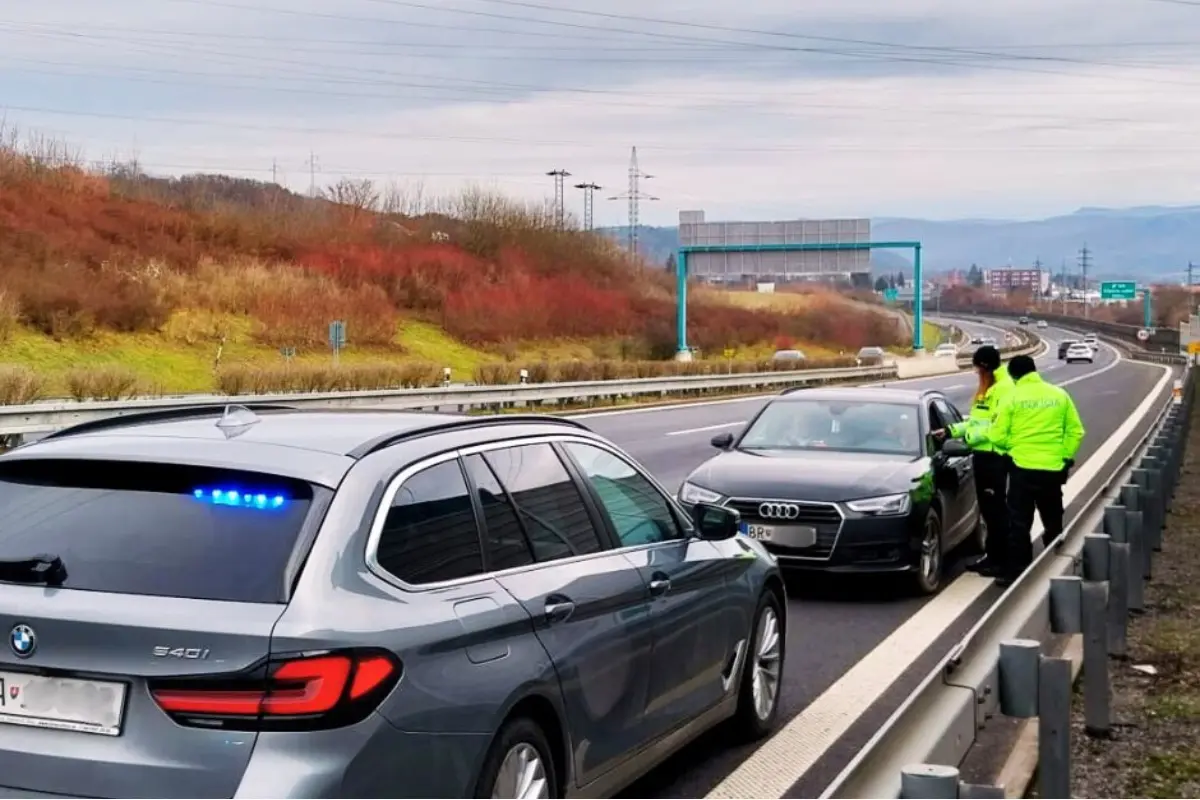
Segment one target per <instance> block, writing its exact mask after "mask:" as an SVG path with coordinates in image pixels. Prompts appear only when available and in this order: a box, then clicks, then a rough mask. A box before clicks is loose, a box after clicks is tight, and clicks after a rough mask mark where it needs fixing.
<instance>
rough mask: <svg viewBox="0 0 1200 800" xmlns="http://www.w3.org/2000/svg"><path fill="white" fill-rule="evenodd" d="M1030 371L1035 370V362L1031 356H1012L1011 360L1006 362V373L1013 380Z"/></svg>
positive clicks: (1022, 376)
mask: <svg viewBox="0 0 1200 800" xmlns="http://www.w3.org/2000/svg"><path fill="white" fill-rule="evenodd" d="M1031 372H1037V364H1035V363H1034V362H1033V358H1032V357H1031V356H1013V359H1012V361H1010V362H1008V375H1009V377H1011V378H1012V379H1013V380H1014V381H1015V380H1017V379H1018V378H1024V377H1025V376H1026V375H1028V374H1029V373H1031Z"/></svg>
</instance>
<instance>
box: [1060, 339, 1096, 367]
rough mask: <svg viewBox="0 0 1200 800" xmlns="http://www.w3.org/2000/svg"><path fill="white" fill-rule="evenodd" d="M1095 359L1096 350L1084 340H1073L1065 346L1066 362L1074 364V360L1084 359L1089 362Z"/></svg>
mask: <svg viewBox="0 0 1200 800" xmlns="http://www.w3.org/2000/svg"><path fill="white" fill-rule="evenodd" d="M1095 360H1096V351H1095V350H1093V349H1092V348H1091V347H1089V346H1088V345H1087V343H1086V342H1075V343H1074V344H1072V345H1071V346H1070V347H1068V348H1067V353H1066V362H1067V363H1068V364H1074V363H1075V362H1076V361H1086V362H1087V363H1089V364H1091V363H1094V362H1095Z"/></svg>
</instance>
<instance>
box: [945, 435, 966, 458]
mask: <svg viewBox="0 0 1200 800" xmlns="http://www.w3.org/2000/svg"><path fill="white" fill-rule="evenodd" d="M942 452H943V453H945V454H946V455H947V456H949V457H950V458H958V457H960V456H969V455H971V448H969V447H967V443H966V442H964V441H962V440H961V439H947V440H946V442H945V443H944V444H943V445H942Z"/></svg>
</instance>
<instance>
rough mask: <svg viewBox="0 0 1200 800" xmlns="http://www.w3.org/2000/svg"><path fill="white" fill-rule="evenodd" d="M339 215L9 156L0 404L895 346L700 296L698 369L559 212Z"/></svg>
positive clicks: (454, 207)
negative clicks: (339, 323)
mask: <svg viewBox="0 0 1200 800" xmlns="http://www.w3.org/2000/svg"><path fill="white" fill-rule="evenodd" d="M331 196H332V197H336V198H338V199H340V200H342V202H334V201H332V200H330V199H320V200H313V199H310V198H304V197H301V196H298V195H294V194H292V193H290V192H286V191H285V190H282V189H280V188H279V187H276V186H273V185H268V184H262V183H258V182H251V181H243V180H234V179H230V178H226V177H223V176H193V177H189V178H184V179H176V180H171V181H163V180H157V179H153V178H150V177H148V176H145V175H140V174H136V173H131V172H130V170H129V169H128V168H124V167H121V168H114V169H111V170H109V171H108V172H107V173H105V174H99V173H96V172H93V171H89V170H86V169H83V168H82V167H80V166H79V164H78V163H76V162H75V161H74V160H73V159H71V158H68V157H66V156H65V155H64V151H63V150H62V149H61V148H58V147H57V146H48V145H45V144H44V143H42V144H41V145H40V147H39V148H38V149H36V150H34V151H32V152H31V151H29V150H21V149H19V148H16V147H13V146H11V145H9V146H0V365H2V367H0V402H10V403H11V402H20V401H23V400H29V399H32V398H35V397H44V396H63V395H70V396H76V397H79V398H89V397H104V398H108V397H121V396H128V395H131V394H135V393H138V394H163V393H170V394H174V393H182V392H202V391H214V390H224V391H242V392H244V391H282V390H287V389H318V388H342V387H345V388H383V387H392V386H402V385H431V384H432V383H435V382H437V381H440V379H441V370H442V368H443V367H447V366H448V367H450V368H451V369H452V370H453V372H454V376H453V377H454V380H456V381H463V380H474V381H477V382H481V383H505V382H510V381H515V380H516V374H517V372H518V370H519V369H521V368H527V369H529V370H530V373H531V375H532V376H533V378H534V379H535V380H552V379H575V380H587V379H595V378H602V377H636V376H651V375H657V374H677V373H679V372H680V371H683V372H686V373H689V374H699V373H706V372H710V371H721V372H724V371H727V370H729V369H734V370H736V371H743V372H744V371H752V370H758V369H763V368H770V365H769V364H766V363H764V361H763V359H765V358H767V357H769V354H770V353H771V352H772V351H773V350H775V349H779V348H785V347H792V346H797V347H800V348H801V349H803V350H804V351H805V352H806V353H807V354H808V356H809V359H808V362H807V365H808V366H812V367H816V366H832V365H837V364H845V363H847V360H846V358H845V357H839V356H838V354H839V353H840V352H845V353H847V354H853V352H854V351H856V350H857V349H858V348H859V347H860V346H862V345H865V344H879V345H883V346H887V347H895V346H900V345H902V342H901V341H900V338H901V337H900V336H899V335H898V332H897V331H896V325H895V323H894V319H892V318H891V317H889V316H888V315H887V314H886V313H884V312H883V311H882V310H881V309H878V308H873V307H870V306H869V305H864V304H862V303H858V302H852V301H850V300H848V299H846V298H842V297H839V296H837V295H833V294H829V293H819V292H818V293H812V294H809V295H806V296H801V295H798V294H791V295H789V294H786V293H781V294H779V295H776V296H775V297H776V298H785V299H783V300H782V301H781V300H779V299H776V300H772V301H769V302H770V303H774V304H776V307H762V306H756V304H760V303H761V301H760V300H758V299H757V298H755V296H754V295H748V296H749V297H751V298H755V299H747V295H746V294H745V293H740V294H735V295H730V294H728V293H719V292H697V293H696V296H695V297H693V298H692V300H691V301H690V303H689V318H690V325H689V338H690V340H691V342H692V343H693V344H694V345H696V346H698V347H699V348H700V349H701V351H702V353H703V354H704V356H705V358H704V360H702V361H701V362H699V363H696V364H693V365H687V366H681V365H677V364H675V363H673V362H671V361H670V357H671V355H672V354H673V352H674V308H673V306H674V300H673V296H672V295H673V287H672V286H671V282H670V280H669V279H668V276H666V275H665V274H662V271H661V270H655V269H651V268H647V267H644V266H643V265H638V264H633V263H630V262H629V260H628V259H627V258H626V257H625V256H624V254H623V253H622V252H621V251H620V249H619V248H618V247H617V246H615V245H614V244H613V243H612V242H610V241H608V240H607V239H604V238H603V237H600V236H597V235H593V234H590V233H585V232H582V231H575V230H565V231H564V230H559V229H557V228H556V226H555V225H554V224H553V218H552V215H550V214H548V213H546V209H541V208H537V207H529V206H525V205H521V204H519V203H514V202H512V201H509V200H506V199H504V198H502V197H497V196H493V195H488V194H485V193H481V192H466V193H464V194H463V195H462V196H461V197H459V198H456V199H454V200H452V201H447V202H446V203H444V204H442V205H441V206H440V207H439V208H437V209H435V210H434V211H429V210H428V209H425V210H423V211H422V212H421V213H416V212H412V213H409V214H404V215H402V214H399V213H394V211H388V210H386V209H384V210H380V208H381V206H384V205H386V204H384V203H382V202H381V200H380V193H379V191H378V190H377V189H375V188H373V187H371V186H369V185H364V184H361V183H360V184H354V185H349V184H347V183H346V182H344V184H343V185H342V186H341V187H340V188H339V189H337V190H335V191H334V192H332V193H331ZM364 198H365V199H364ZM780 303H782V304H783V305H778V304H780ZM335 319H342V320H345V322H346V327H347V334H348V347H347V348H346V349H345V350H344V351H343V352H342V354H341V359H340V361H341V366H340V367H339V368H338V369H336V370H335V369H333V368H332V358H331V355H330V351H329V348H328V345H327V331H328V325H329V322H330V321H332V320H335ZM727 349H733V350H734V351H735V356H734V358H733V359H732V363H731V360H729V359H726V358H725V357H724V352H725V351H726V350H727ZM285 351H286V352H287V354H288V356H287V357H285V355H284V353H285ZM293 352H294V356H293V355H292V353H293Z"/></svg>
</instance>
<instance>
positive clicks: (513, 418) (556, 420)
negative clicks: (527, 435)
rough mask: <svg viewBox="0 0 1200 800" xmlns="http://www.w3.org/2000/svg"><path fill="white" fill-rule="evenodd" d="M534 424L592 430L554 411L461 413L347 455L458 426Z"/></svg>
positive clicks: (378, 439)
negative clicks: (466, 414) (489, 414)
mask: <svg viewBox="0 0 1200 800" xmlns="http://www.w3.org/2000/svg"><path fill="white" fill-rule="evenodd" d="M531 424H534V425H536V424H542V425H545V424H552V425H568V426H570V427H572V428H578V429H580V430H584V431H588V432H589V433H590V432H591V429H590V428H588V426H586V425H584V424H583V423H582V422H577V421H576V420H573V419H571V418H569V417H560V416H556V415H554V414H496V415H495V416H489V417H461V418H459V419H452V420H448V421H446V422H442V423H439V424H437V425H428V426H425V427H421V428H412V429H410V430H407V431H399V432H396V433H385V434H384V435H382V436H377V437H375V438H374V439H369V440H367V441H365V442H363V443H362V444H360V445H359V446H358V447H355V448H354V449H353V450H351V451H350V452H349V453H346V455H347V456H349V457H350V458H354V459H360V458H365V457H367V456H369V455H370V454H371V453H375V452H378V451H380V450H383V449H385V448H388V447H391V446H392V445H394V444H399V443H401V442H405V441H411V440H413V439H420V438H422V437H424V436H430V435H432V434H436V433H449V432H451V431H455V430H460V429H463V430H469V429H470V428H480V427H486V426H492V425H531Z"/></svg>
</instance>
